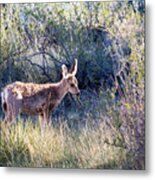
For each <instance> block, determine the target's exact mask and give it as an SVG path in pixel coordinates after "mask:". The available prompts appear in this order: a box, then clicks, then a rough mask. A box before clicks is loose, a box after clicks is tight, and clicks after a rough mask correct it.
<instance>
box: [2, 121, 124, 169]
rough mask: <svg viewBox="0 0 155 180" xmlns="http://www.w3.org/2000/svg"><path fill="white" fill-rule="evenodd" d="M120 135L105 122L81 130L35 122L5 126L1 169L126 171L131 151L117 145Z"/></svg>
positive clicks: (20, 122) (3, 128)
mask: <svg viewBox="0 0 155 180" xmlns="http://www.w3.org/2000/svg"><path fill="white" fill-rule="evenodd" d="M117 135H119V134H115V133H114V132H112V131H111V130H110V129H108V128H107V127H106V126H105V124H104V123H103V122H102V123H101V124H100V125H99V126H98V127H89V126H86V127H84V128H82V129H80V130H75V129H74V130H73V129H70V128H69V127H68V125H67V123H65V122H64V123H61V124H60V125H59V127H55V128H54V127H48V128H44V129H41V128H40V126H39V125H38V124H36V125H35V126H34V124H33V123H32V121H31V120H28V121H27V122H26V123H25V124H24V123H23V122H22V119H21V120H19V121H18V122H17V123H16V125H12V126H10V127H4V126H3V125H2V124H1V141H0V165H1V166H14V167H54V168H113V169H115V168H116V169H122V168H123V165H124V163H125V161H126V157H127V150H126V149H125V148H124V147H121V146H116V145H114V144H113V143H114V141H115V139H116V136H117Z"/></svg>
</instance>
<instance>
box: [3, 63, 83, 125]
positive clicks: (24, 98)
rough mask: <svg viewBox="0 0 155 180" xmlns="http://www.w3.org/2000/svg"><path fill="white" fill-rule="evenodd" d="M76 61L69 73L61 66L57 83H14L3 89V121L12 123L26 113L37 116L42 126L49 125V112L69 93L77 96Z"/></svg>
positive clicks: (78, 91)
mask: <svg viewBox="0 0 155 180" xmlns="http://www.w3.org/2000/svg"><path fill="white" fill-rule="evenodd" d="M76 73H77V60H75V64H74V65H73V66H72V69H71V71H70V72H68V70H67V67H66V66H65V65H62V79H61V80H60V82H57V83H48V84H34V83H23V82H14V83H12V84H9V85H7V86H6V87H4V89H3V91H2V93H1V98H2V108H3V111H4V113H5V121H4V122H10V123H12V122H13V121H14V120H15V119H16V117H17V116H18V114H20V113H21V112H26V113H28V114H30V115H39V117H40V118H41V122H42V125H43V126H46V125H48V124H49V123H50V112H51V111H53V110H54V109H55V108H56V107H57V106H58V104H59V103H60V102H61V100H62V99H63V97H64V96H65V95H66V94H67V93H68V92H70V93H71V94H73V95H78V94H79V93H80V90H79V88H78V82H77V79H76V77H75V75H76Z"/></svg>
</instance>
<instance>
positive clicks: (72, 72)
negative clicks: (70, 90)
mask: <svg viewBox="0 0 155 180" xmlns="http://www.w3.org/2000/svg"><path fill="white" fill-rule="evenodd" d="M77 66H78V61H77V59H75V64H74V66H72V68H71V71H70V73H71V74H72V75H74V76H75V75H76V73H77Z"/></svg>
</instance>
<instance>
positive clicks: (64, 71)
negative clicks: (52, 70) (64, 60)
mask: <svg viewBox="0 0 155 180" xmlns="http://www.w3.org/2000/svg"><path fill="white" fill-rule="evenodd" d="M61 68H62V76H63V78H65V77H66V76H67V74H68V70H67V67H66V66H65V65H64V64H63V65H62V66H61Z"/></svg>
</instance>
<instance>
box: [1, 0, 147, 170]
mask: <svg viewBox="0 0 155 180" xmlns="http://www.w3.org/2000/svg"><path fill="white" fill-rule="evenodd" d="M0 10H1V11H0V13H1V16H0V17H1V19H0V21H1V23H0V24H1V27H0V28H1V38H0V41H1V42H0V88H2V87H4V86H5V85H6V84H8V83H11V82H14V81H17V80H18V81H23V82H37V83H46V82H55V81H58V80H60V79H61V65H62V64H66V65H67V67H70V66H71V64H73V62H74V59H75V58H77V59H78V73H77V79H78V82H79V87H80V89H81V96H80V99H79V100H78V101H77V99H74V98H73V97H72V96H70V95H67V96H66V98H65V100H64V101H63V103H61V105H60V106H59V108H58V109H57V110H56V111H55V113H54V117H53V125H55V126H57V125H56V124H61V123H62V121H64V117H65V120H67V126H68V128H73V129H74V130H73V132H74V133H75V132H76V130H77V131H79V129H81V128H85V127H86V129H85V130H84V131H87V133H89V131H90V130H91V129H92V127H94V128H95V130H92V132H94V135H93V134H92V133H91V134H90V137H92V136H94V137H92V138H96V140H97V139H98V140H99V139H100V138H103V136H104V135H103V134H102V133H101V134H100V136H99V137H98V135H97V134H96V133H99V132H100V130H101V129H102V127H101V126H100V125H103V124H104V125H105V126H104V128H103V129H105V127H107V126H108V127H109V128H110V130H109V129H108V133H109V132H110V137H111V138H110V139H111V142H109V140H108V139H106V138H105V137H107V135H106V136H105V137H104V138H103V139H104V140H105V141H104V143H105V144H109V143H110V144H111V145H112V147H113V146H116V147H117V146H119V147H120V148H122V149H123V150H122V152H123V157H122V158H123V160H120V163H122V164H120V163H116V166H114V167H113V166H111V165H110V166H109V167H110V168H112V167H113V168H128V169H144V165H145V164H144V156H145V151H144V150H145V149H144V146H145V144H144V138H145V132H144V125H145V122H144V76H145V74H144V56H145V49H144V46H145V44H144V36H145V32H144V15H145V5H144V0H137V1H136V0H133V1H124V2H123V1H120V2H117V1H113V2H107V1H106V2H73V3H37V4H33V3H31V4H1V5H0ZM0 112H1V111H0ZM88 120H89V121H88ZM90 123H91V125H90V127H89V124H90ZM18 126H19V128H21V125H18ZM97 127H99V128H98V129H99V131H98V132H97ZM29 128H31V127H29ZM59 128H60V127H59ZM75 129H76V130H75ZM103 129H102V130H103ZM16 130H17V129H16ZM102 130H101V131H102ZM25 131H26V130H25ZM67 132H68V131H67ZM113 132H115V133H116V134H118V136H117V137H116V138H113V135H112V133H113ZM5 133H9V132H5ZM16 133H17V132H15V134H14V135H16ZM34 133H35V132H34ZM36 133H38V131H37V132H36ZM55 133H57V131H56V130H55ZM83 133H84V132H83ZM83 133H81V134H80V133H77V139H78V138H79V136H80V138H85V135H84V134H83ZM58 135H60V134H59V133H58V134H57V136H58ZM75 135H76V133H75V134H74V136H75ZM95 135H96V136H97V137H95ZM102 135H103V136H102ZM66 136H67V135H66V134H65V138H67V137H66ZM82 136H83V137H82ZM86 137H87V138H88V136H86ZM61 138H62V137H61ZM68 138H71V142H72V143H73V144H74V143H75V142H74V141H73V140H75V139H74V138H73V137H72V136H71V135H69V136H68ZM72 138H73V139H72ZM63 140H64V139H63ZM5 141H6V140H5V138H4V139H3V140H2V142H1V145H6V144H5ZM11 141H12V140H11V139H10V142H11ZM91 142H92V141H91ZM94 142H95V141H93V142H92V143H94ZM58 143H59V142H58ZM77 143H78V142H77ZM102 143H103V142H102ZM102 143H101V144H102ZM105 144H104V145H105ZM14 145H15V144H14ZM92 145H93V144H92ZM102 145H103V144H102ZM102 145H101V149H102ZM94 146H95V143H94ZM10 147H11V146H10ZM10 147H9V146H8V148H10ZM99 147H100V145H99ZM34 148H35V147H34ZM67 148H68V147H67ZM11 150H12V149H11ZM1 151H2V152H3V154H4V152H5V149H4V146H3V148H2V150H1ZM7 151H8V150H7ZM7 151H6V154H5V156H8V158H10V155H8V154H7ZM113 151H114V156H112V157H113V158H114V157H115V155H116V154H115V153H117V152H115V148H114V149H113ZM77 152H78V151H77ZM80 152H81V150H80ZM106 152H107V150H106V151H105V153H106ZM38 153H39V152H38ZM78 153H79V152H78ZM100 153H101V152H100ZM86 154H87V153H86ZM88 154H89V153H88ZM74 155H75V154H74ZM100 155H101V156H102V154H99V158H101V157H100ZM63 156H65V154H63ZM67 156H68V155H67ZM93 156H94V155H93ZM70 158H72V157H71V156H70ZM76 158H77V159H78V158H79V156H78V157H76ZM120 158H121V157H120ZM4 159H5V158H3V157H1V158H0V161H3V160H4ZM101 160H102V158H101ZM115 160H116V159H115ZM115 160H114V162H115ZM116 161H117V160H116ZM4 162H5V163H4V164H7V163H6V162H7V161H6V159H5V160H4ZM8 162H9V163H11V160H10V159H9V161H8ZM94 162H95V161H94ZM14 163H15V165H17V164H18V163H17V162H13V165H14ZM16 163H17V164H16ZM40 163H43V159H42V161H41V162H40ZM80 163H81V162H80ZM80 163H79V164H78V165H77V164H76V166H74V165H73V166H72V167H91V168H95V167H97V165H93V163H92V164H91V165H88V164H89V163H88V164H87V163H86V164H84V165H83V164H82V165H81V164H80ZM90 163H91V162H90ZM95 163H96V162H95ZM100 163H101V164H102V163H103V162H100ZM109 163H111V162H109ZM105 164H106V165H105ZM105 164H104V163H103V166H101V167H103V168H104V167H108V160H107V162H106V163H105ZM127 164H128V165H127ZM7 165H10V164H7ZM28 165H30V164H28ZM28 165H27V166H28ZM35 165H36V164H35ZM38 166H43V164H42V165H41V164H38ZM63 166H65V165H64V164H63ZM70 166H71V165H69V167H70Z"/></svg>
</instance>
